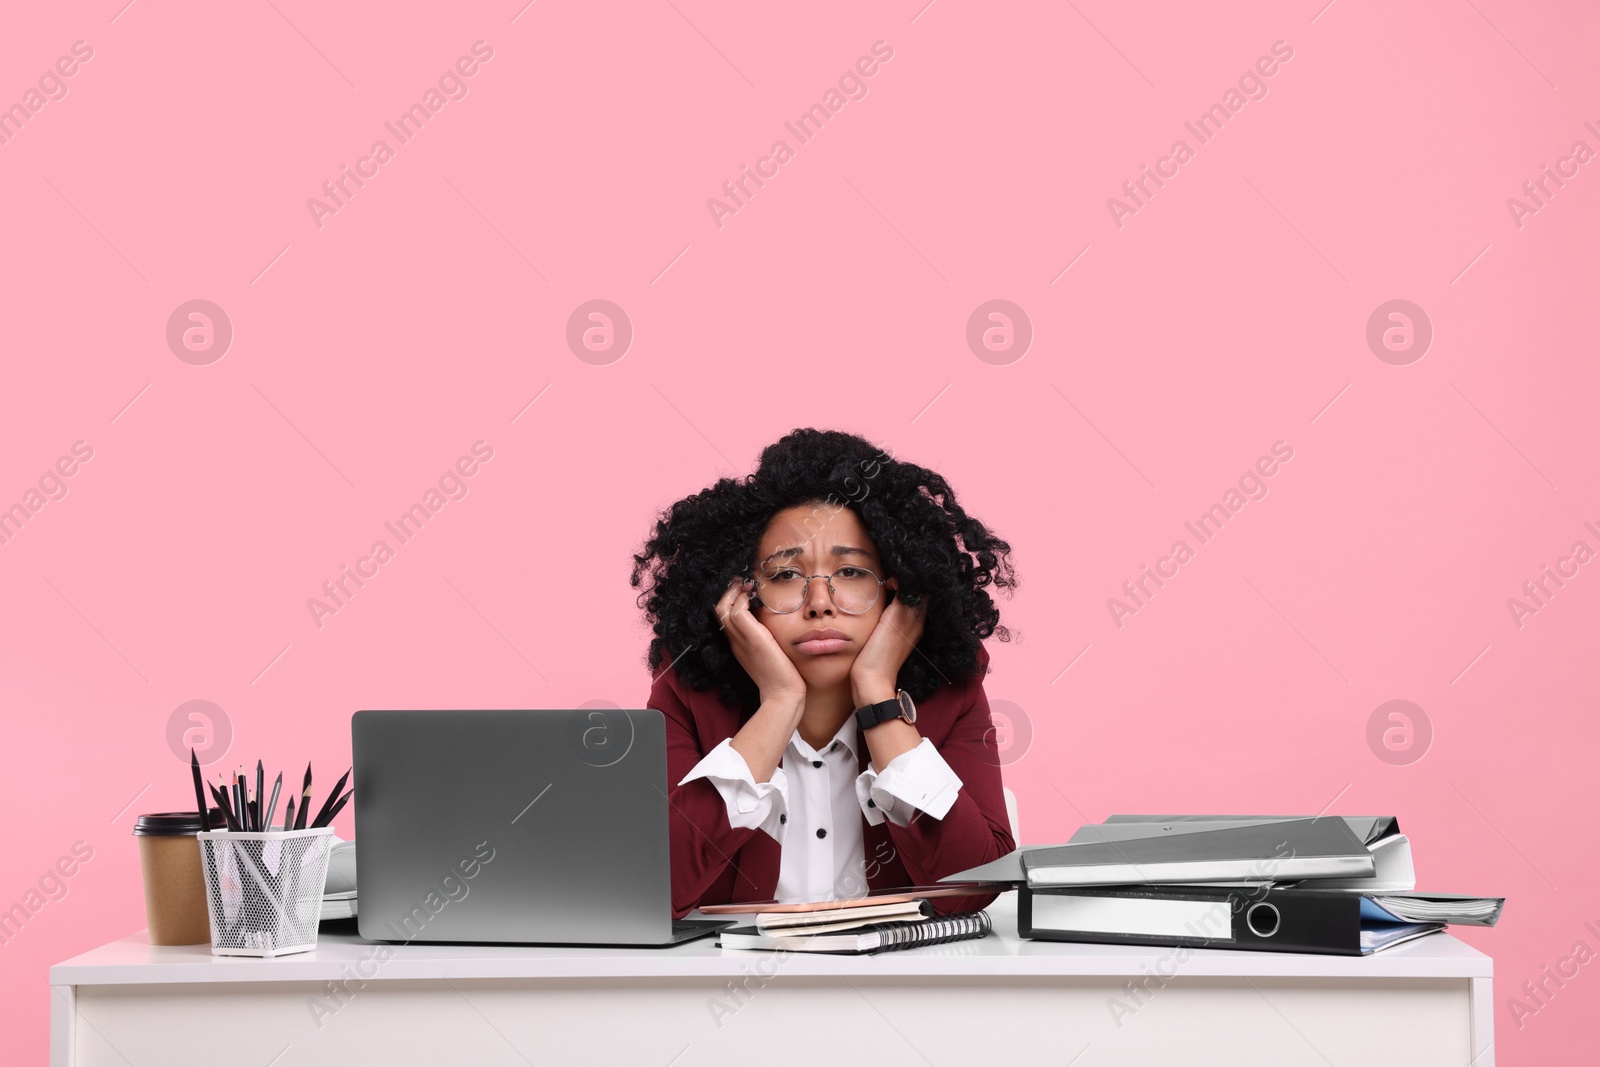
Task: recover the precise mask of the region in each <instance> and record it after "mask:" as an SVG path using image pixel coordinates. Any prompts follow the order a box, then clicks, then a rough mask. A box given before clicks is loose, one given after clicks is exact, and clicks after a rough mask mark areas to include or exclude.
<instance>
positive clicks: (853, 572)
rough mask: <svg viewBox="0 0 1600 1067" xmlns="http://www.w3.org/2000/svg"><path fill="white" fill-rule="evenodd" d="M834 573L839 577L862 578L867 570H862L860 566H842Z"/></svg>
mask: <svg viewBox="0 0 1600 1067" xmlns="http://www.w3.org/2000/svg"><path fill="white" fill-rule="evenodd" d="M833 573H834V576H835V577H837V578H860V577H861V576H863V575H864V574H866V573H867V572H866V571H864V570H862V569H861V568H860V567H840V568H839V569H838V570H836V571H834V572H833Z"/></svg>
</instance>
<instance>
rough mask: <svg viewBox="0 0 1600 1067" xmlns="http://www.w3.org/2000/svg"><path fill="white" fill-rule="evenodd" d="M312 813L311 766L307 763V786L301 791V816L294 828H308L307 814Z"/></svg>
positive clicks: (297, 818) (296, 819)
mask: <svg viewBox="0 0 1600 1067" xmlns="http://www.w3.org/2000/svg"><path fill="white" fill-rule="evenodd" d="M310 811H311V764H309V763H307V764H306V782H305V785H304V786H302V787H301V790H300V814H299V815H298V816H296V818H295V823H294V828H295V829H296V830H304V829H305V828H306V818H307V814H308V813H309V812H310Z"/></svg>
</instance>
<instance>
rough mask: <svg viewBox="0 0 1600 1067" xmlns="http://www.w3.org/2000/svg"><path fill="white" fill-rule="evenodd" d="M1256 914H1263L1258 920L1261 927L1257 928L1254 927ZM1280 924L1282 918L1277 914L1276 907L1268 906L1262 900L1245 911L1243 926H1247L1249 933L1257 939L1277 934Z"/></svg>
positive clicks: (1256, 926)
mask: <svg viewBox="0 0 1600 1067" xmlns="http://www.w3.org/2000/svg"><path fill="white" fill-rule="evenodd" d="M1257 912H1263V913H1265V914H1263V916H1262V918H1261V919H1260V924H1261V925H1259V926H1258V925H1256V923H1257V919H1256V913H1257ZM1282 922H1283V917H1282V916H1281V915H1279V914H1278V906H1277V905H1276V904H1268V903H1267V902H1266V901H1264V900H1258V901H1256V902H1255V903H1254V904H1252V905H1250V907H1248V908H1246V909H1245V913H1244V924H1245V925H1246V926H1248V927H1249V928H1250V932H1251V933H1252V934H1255V935H1256V936H1257V937H1271V936H1272V935H1273V934H1275V933H1277V932H1278V927H1279V926H1280V925H1282Z"/></svg>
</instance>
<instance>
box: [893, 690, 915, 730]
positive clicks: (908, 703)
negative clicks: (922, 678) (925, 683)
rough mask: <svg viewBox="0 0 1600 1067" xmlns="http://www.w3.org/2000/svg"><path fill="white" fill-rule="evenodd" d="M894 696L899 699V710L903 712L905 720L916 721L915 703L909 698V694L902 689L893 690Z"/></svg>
mask: <svg viewBox="0 0 1600 1067" xmlns="http://www.w3.org/2000/svg"><path fill="white" fill-rule="evenodd" d="M895 698H896V699H897V700H899V701H900V710H901V711H903V712H904V713H905V720H906V722H911V723H914V722H916V721H917V705H916V704H914V703H913V702H912V700H911V694H910V693H908V692H906V691H905V690H904V689H899V690H896V691H895Z"/></svg>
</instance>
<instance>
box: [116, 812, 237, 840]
mask: <svg viewBox="0 0 1600 1067" xmlns="http://www.w3.org/2000/svg"><path fill="white" fill-rule="evenodd" d="M207 816H208V817H209V818H210V819H211V825H212V826H215V827H218V828H221V827H222V825H223V820H222V809H221V808H212V809H211V810H210V811H209V812H207ZM199 832H200V813H199V812H195V811H163V812H157V813H155V814H152V815H141V816H139V818H138V819H136V820H135V821H134V824H133V835H134V836H135V837H184V836H186V835H188V834H197V833H199Z"/></svg>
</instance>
